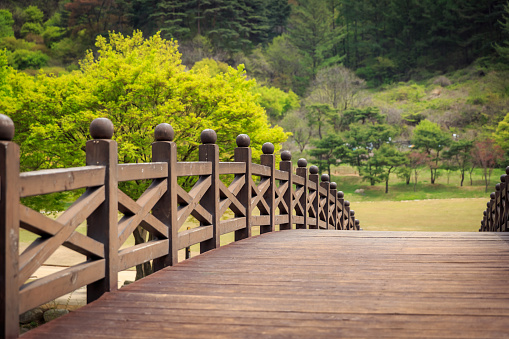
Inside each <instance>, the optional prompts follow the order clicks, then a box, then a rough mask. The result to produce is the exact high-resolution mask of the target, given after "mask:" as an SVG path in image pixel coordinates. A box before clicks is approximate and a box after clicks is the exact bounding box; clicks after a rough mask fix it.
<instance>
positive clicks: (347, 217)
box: [343, 200, 352, 230]
mask: <svg viewBox="0 0 509 339" xmlns="http://www.w3.org/2000/svg"><path fill="white" fill-rule="evenodd" d="M343 206H344V210H343V220H344V224H343V226H344V227H345V228H344V229H345V230H350V229H351V227H352V225H350V201H348V200H345V204H344V205H343Z"/></svg>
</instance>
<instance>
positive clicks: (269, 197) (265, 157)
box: [260, 142, 276, 234]
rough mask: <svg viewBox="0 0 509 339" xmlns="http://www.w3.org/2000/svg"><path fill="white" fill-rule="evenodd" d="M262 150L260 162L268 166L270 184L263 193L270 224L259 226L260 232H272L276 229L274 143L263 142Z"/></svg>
mask: <svg viewBox="0 0 509 339" xmlns="http://www.w3.org/2000/svg"><path fill="white" fill-rule="evenodd" d="M262 152H263V154H262V155H261V156H260V163H261V164H262V165H264V166H268V167H270V178H269V180H270V186H269V188H268V189H267V191H266V192H265V194H264V195H263V198H264V199H265V202H267V205H269V220H270V224H269V225H262V226H260V234H263V233H267V232H274V231H275V229H276V206H274V200H275V192H274V189H275V186H276V179H275V175H274V171H275V169H276V157H275V156H274V145H273V144H271V143H270V142H266V143H264V144H263V146H262Z"/></svg>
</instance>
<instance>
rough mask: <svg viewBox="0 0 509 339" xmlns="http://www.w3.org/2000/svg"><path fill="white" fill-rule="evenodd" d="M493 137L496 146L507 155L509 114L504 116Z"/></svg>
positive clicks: (508, 148) (508, 147)
mask: <svg viewBox="0 0 509 339" xmlns="http://www.w3.org/2000/svg"><path fill="white" fill-rule="evenodd" d="M494 137H495V141H496V142H497V144H498V145H499V146H500V147H502V149H503V150H504V151H506V152H507V153H509V113H507V114H506V116H505V118H504V120H502V121H501V122H499V123H498V126H497V130H496V131H495V133H494Z"/></svg>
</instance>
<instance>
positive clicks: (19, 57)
mask: <svg viewBox="0 0 509 339" xmlns="http://www.w3.org/2000/svg"><path fill="white" fill-rule="evenodd" d="M8 60H9V64H10V65H11V66H12V67H14V68H16V69H27V68H41V67H43V66H46V64H47V63H48V60H49V56H47V55H46V54H44V53H42V52H41V51H35V52H34V51H29V50H26V49H18V50H15V51H14V52H12V53H11V54H10V55H9V57H8Z"/></svg>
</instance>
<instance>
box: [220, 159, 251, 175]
mask: <svg viewBox="0 0 509 339" xmlns="http://www.w3.org/2000/svg"><path fill="white" fill-rule="evenodd" d="M244 173H246V163H245V162H220V163H219V174H244Z"/></svg>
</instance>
